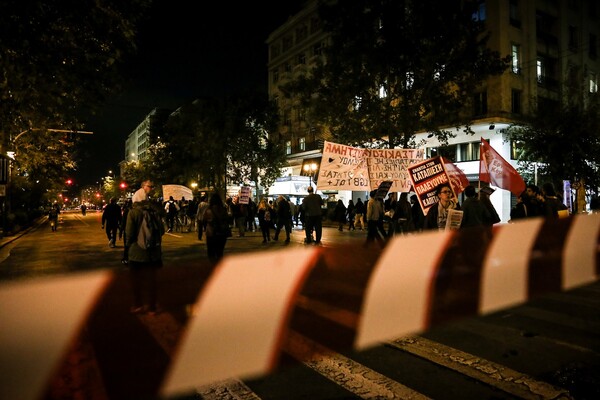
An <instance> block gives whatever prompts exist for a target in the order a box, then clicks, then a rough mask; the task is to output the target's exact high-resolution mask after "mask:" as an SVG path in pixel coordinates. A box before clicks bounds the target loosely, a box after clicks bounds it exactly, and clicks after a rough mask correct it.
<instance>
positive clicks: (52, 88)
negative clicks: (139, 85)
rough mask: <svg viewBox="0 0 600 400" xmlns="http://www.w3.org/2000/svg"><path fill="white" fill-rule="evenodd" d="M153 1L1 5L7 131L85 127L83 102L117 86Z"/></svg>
mask: <svg viewBox="0 0 600 400" xmlns="http://www.w3.org/2000/svg"><path fill="white" fill-rule="evenodd" d="M148 3H149V1H148V0H133V1H124V2H115V1H103V0H101V1H97V0H79V1H59V0H50V1H41V0H37V1H36V0H33V1H16V0H8V1H3V2H2V3H1V4H0V37H1V38H2V40H1V41H0V99H1V100H2V109H1V110H0V132H2V133H3V134H8V133H13V134H17V133H18V132H21V131H23V130H26V129H29V128H45V127H54V128H58V127H66V128H67V129H81V127H80V124H79V122H78V120H77V115H78V113H80V112H81V107H84V106H85V107H92V106H93V105H97V104H99V103H100V102H102V101H103V100H104V99H105V97H106V95H107V94H109V93H110V92H111V91H113V90H115V88H117V87H118V83H119V81H120V75H119V70H118V67H119V66H120V65H121V64H122V63H123V62H124V61H125V60H126V57H127V55H128V54H131V53H132V52H133V51H134V49H135V42H134V37H135V32H136V31H135V28H136V24H137V22H138V21H139V18H140V16H141V15H142V14H141V11H142V10H143V9H144V8H145V6H146V5H148Z"/></svg>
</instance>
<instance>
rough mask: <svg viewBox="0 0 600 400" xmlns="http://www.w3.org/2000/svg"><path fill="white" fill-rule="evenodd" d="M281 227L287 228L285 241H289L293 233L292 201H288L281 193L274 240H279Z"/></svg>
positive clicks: (278, 201) (278, 200) (278, 199)
mask: <svg viewBox="0 0 600 400" xmlns="http://www.w3.org/2000/svg"><path fill="white" fill-rule="evenodd" d="M281 228H284V229H285V243H289V242H290V235H291V233H292V210H291V208H290V203H288V201H287V200H286V198H285V197H283V196H282V195H279V197H278V198H277V227H276V228H275V236H273V240H275V241H277V240H279V232H281Z"/></svg>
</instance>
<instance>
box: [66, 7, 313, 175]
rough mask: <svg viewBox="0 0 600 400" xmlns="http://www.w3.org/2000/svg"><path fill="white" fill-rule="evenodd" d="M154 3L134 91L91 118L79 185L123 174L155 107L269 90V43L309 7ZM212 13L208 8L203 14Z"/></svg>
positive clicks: (130, 69)
mask: <svg viewBox="0 0 600 400" xmlns="http://www.w3.org/2000/svg"><path fill="white" fill-rule="evenodd" d="M210 3H211V4H210V6H206V3H205V2H193V1H189V0H155V5H154V7H153V10H152V12H151V16H150V19H149V20H148V22H147V23H145V24H144V25H143V26H142V28H141V31H140V42H139V45H138V46H139V53H138V55H137V56H136V57H135V58H134V59H133V60H132V62H130V63H129V64H128V65H127V67H126V70H125V76H126V79H127V84H126V86H125V88H124V90H123V91H122V92H121V93H119V94H118V95H115V96H114V97H112V98H111V99H110V100H109V102H108V104H106V105H105V106H104V107H103V108H102V109H101V110H100V112H99V114H98V115H97V116H96V117H94V118H92V119H90V120H89V121H88V124H87V126H86V130H90V131H93V132H94V134H93V135H85V136H83V137H82V139H83V140H82V142H83V144H82V147H81V153H82V157H81V158H82V161H80V163H79V168H78V171H77V173H76V174H75V179H76V180H77V182H78V183H79V184H80V185H87V184H95V183H96V182H99V181H100V180H101V178H102V177H104V176H106V175H108V171H109V170H113V171H118V163H119V162H120V161H121V160H123V159H124V153H125V140H126V138H127V136H128V135H129V133H131V131H132V130H133V129H134V128H135V127H136V126H137V125H138V124H139V123H140V122H141V121H142V120H143V118H144V117H145V116H146V115H147V114H148V112H150V111H151V110H152V109H153V108H155V107H164V108H169V109H176V108H177V107H179V106H182V105H184V104H185V103H186V102H189V101H192V100H194V99H195V98H198V97H203V96H221V95H226V94H232V93H236V92H238V91H240V90H244V89H251V88H260V90H263V91H266V87H267V76H268V75H267V73H268V71H267V67H266V64H267V46H266V44H265V42H266V40H267V37H268V36H269V34H270V33H271V32H273V31H274V30H275V29H277V28H278V27H279V26H280V25H282V24H283V23H284V22H285V21H286V20H287V19H288V17H289V16H292V15H294V14H295V13H296V12H298V11H299V10H300V9H301V7H302V4H303V3H304V1H303V0H255V1H245V2H226V1H223V2H210ZM204 8H206V9H204Z"/></svg>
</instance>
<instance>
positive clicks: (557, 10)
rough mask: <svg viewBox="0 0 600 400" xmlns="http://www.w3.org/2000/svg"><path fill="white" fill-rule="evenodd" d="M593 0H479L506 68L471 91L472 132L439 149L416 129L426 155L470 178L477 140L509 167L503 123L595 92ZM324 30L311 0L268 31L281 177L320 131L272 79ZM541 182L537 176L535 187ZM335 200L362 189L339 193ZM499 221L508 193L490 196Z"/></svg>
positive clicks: (309, 51)
mask: <svg viewBox="0 0 600 400" xmlns="http://www.w3.org/2000/svg"><path fill="white" fill-rule="evenodd" d="M599 12H600V4H599V3H598V2H597V0H483V1H481V2H480V5H479V10H478V12H477V14H476V15H474V17H475V18H479V19H481V20H483V21H485V23H486V26H487V29H488V30H489V31H490V32H491V37H490V40H489V42H488V45H489V47H490V48H491V49H493V50H497V51H499V52H500V54H501V55H502V56H505V55H510V56H511V60H512V62H511V65H510V68H509V69H508V70H507V71H506V72H505V73H504V74H502V75H501V76H498V77H492V78H490V79H488V80H487V81H486V82H484V83H483V84H482V85H481V87H480V88H479V90H477V92H476V93H474V94H473V107H472V108H473V109H472V110H471V112H472V127H471V129H472V130H473V131H474V132H475V134H474V135H469V134H466V133H465V132H464V131H461V132H458V133H457V135H456V137H454V138H452V139H450V141H449V143H448V145H447V146H444V147H441V146H440V143H438V142H437V141H436V140H435V138H429V137H428V135H429V133H428V132H422V133H419V134H418V135H417V138H418V139H424V140H425V141H426V143H427V144H426V146H425V154H426V156H427V157H434V156H436V155H444V156H445V157H447V158H450V159H452V160H453V161H454V162H455V163H456V165H457V166H458V167H459V168H460V169H462V170H463V171H464V172H465V173H466V174H467V177H468V178H469V180H470V181H471V183H473V184H475V185H477V184H478V179H479V177H478V173H479V143H480V138H484V139H486V140H488V141H489V142H490V144H491V146H492V147H493V148H494V149H496V150H497V151H498V152H499V153H500V154H501V155H502V156H503V157H504V158H505V159H506V160H509V161H510V162H511V163H513V165H515V166H516V163H515V162H514V154H515V153H514V151H515V148H514V144H513V143H510V142H509V141H508V140H507V138H506V136H505V135H504V129H505V128H506V127H508V126H509V125H510V124H512V123H518V122H519V121H522V119H523V117H525V116H527V115H529V114H530V113H531V112H532V111H533V110H535V109H536V107H558V106H560V105H565V104H579V105H583V106H585V104H586V102H587V100H588V99H589V96H590V94H592V93H596V92H597V91H598V71H599V66H598V35H599V33H600V23H599V22H600V21H599V18H598V13H599ZM326 43H327V35H326V34H325V33H324V32H323V31H322V29H321V23H320V21H319V20H318V17H317V5H316V2H314V1H310V2H308V3H307V5H306V7H305V8H304V9H303V10H302V11H301V12H299V13H298V14H297V15H295V16H294V17H292V18H290V19H289V20H288V21H287V22H286V23H285V24H283V25H282V26H281V27H279V28H278V29H277V30H275V31H274V32H273V33H271V35H270V36H269V37H268V40H267V44H268V46H269V60H268V68H269V88H268V89H269V95H270V96H271V98H272V99H274V100H275V101H276V102H277V104H278V106H279V109H280V112H281V115H282V116H283V119H282V123H281V126H280V127H279V135H280V137H281V138H282V140H284V141H285V143H286V148H287V153H288V160H289V167H288V169H287V170H286V171H284V173H283V174H282V175H283V176H288V175H289V176H296V175H303V174H304V170H303V165H305V164H307V163H313V162H317V163H318V162H319V161H320V154H321V150H322V141H323V140H328V138H327V136H326V131H324V130H321V129H320V128H319V127H317V126H313V125H312V124H311V122H310V121H309V120H308V119H307V117H306V113H305V112H303V110H301V109H300V108H299V107H297V106H296V105H295V104H294V103H293V102H292V101H290V100H287V99H284V98H283V96H282V95H281V93H280V91H279V85H281V84H282V83H285V82H286V81H288V80H289V79H292V78H294V77H295V76H297V75H298V74H302V73H305V72H306V71H307V70H308V68H310V67H311V64H312V63H313V62H314V59H315V58H316V57H319V56H321V49H322V48H323V46H325V45H326ZM541 183H542V182H539V184H540V185H541ZM337 195H338V197H340V198H343V199H348V198H356V197H362V198H364V193H352V194H347V193H339V194H337ZM491 199H492V203H493V204H494V206H495V207H496V209H497V210H498V213H499V215H500V216H501V218H502V221H503V222H506V221H508V219H509V217H510V209H511V207H512V205H513V204H514V202H515V198H514V196H512V195H511V194H510V193H509V192H508V191H505V190H497V191H496V192H495V193H494V194H493V195H492V197H491Z"/></svg>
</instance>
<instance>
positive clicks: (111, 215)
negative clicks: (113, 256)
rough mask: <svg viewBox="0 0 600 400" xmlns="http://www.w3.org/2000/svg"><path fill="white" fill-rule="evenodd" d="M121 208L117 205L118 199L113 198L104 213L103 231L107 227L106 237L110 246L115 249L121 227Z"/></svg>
mask: <svg viewBox="0 0 600 400" xmlns="http://www.w3.org/2000/svg"><path fill="white" fill-rule="evenodd" d="M122 217H123V216H122V214H121V207H120V206H119V205H118V204H117V199H116V198H114V197H113V198H111V199H110V203H109V204H108V205H107V206H106V207H104V211H103V212H102V229H104V227H105V226H106V237H107V238H108V246H109V247H115V246H116V241H117V232H118V230H119V227H120V226H121V219H122Z"/></svg>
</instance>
